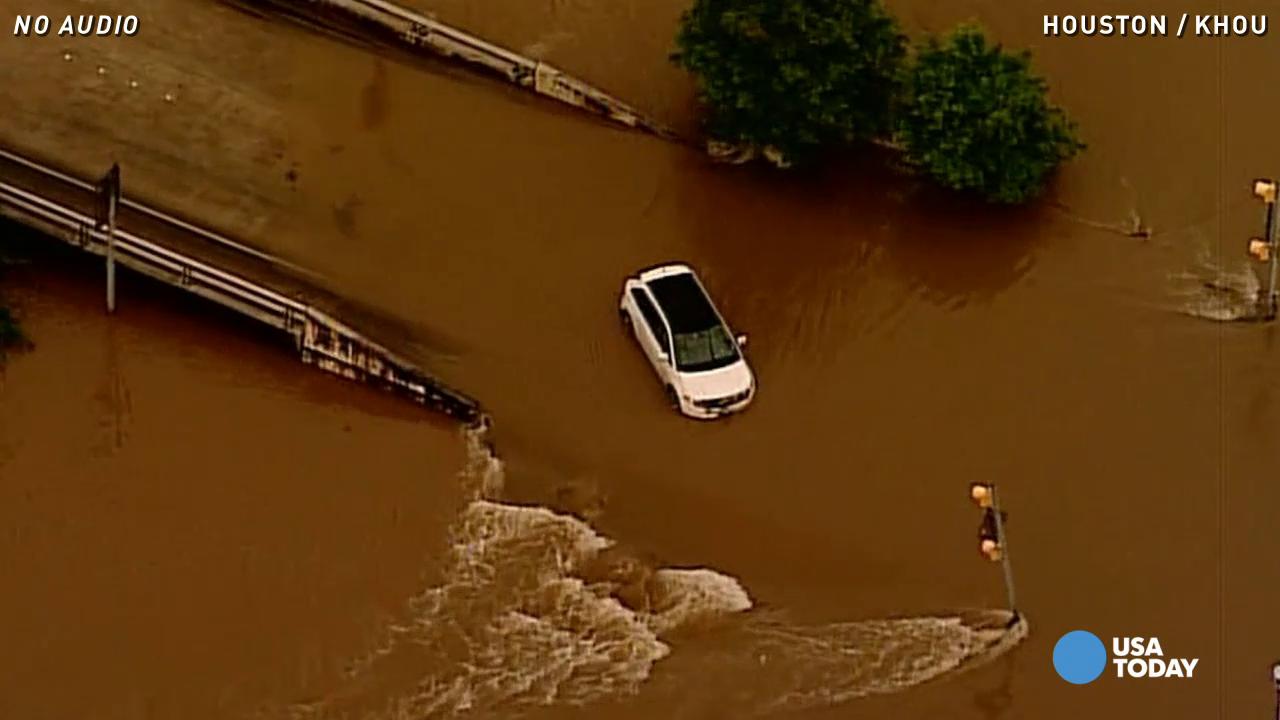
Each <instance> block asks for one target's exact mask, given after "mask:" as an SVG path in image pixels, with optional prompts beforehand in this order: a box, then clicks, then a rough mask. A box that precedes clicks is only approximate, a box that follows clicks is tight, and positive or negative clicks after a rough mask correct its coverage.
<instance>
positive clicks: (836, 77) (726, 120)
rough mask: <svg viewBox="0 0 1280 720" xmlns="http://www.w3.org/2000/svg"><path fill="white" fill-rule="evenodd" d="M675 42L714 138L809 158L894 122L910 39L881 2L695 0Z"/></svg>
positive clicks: (794, 157) (679, 62) (677, 55)
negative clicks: (895, 98)
mask: <svg viewBox="0 0 1280 720" xmlns="http://www.w3.org/2000/svg"><path fill="white" fill-rule="evenodd" d="M676 48H677V51H676V52H675V53H674V54H673V55H672V56H671V57H672V60H673V61H674V62H675V63H676V64H677V65H679V66H681V67H683V68H685V69H686V70H689V71H690V72H692V73H693V74H694V75H695V76H696V78H697V82H698V94H699V97H700V99H701V100H702V101H703V103H704V104H705V105H706V107H707V111H708V117H707V133H708V135H710V137H711V138H712V139H714V140H719V141H722V142H728V143H732V144H735V145H745V146H749V147H758V148H774V149H776V150H778V151H781V152H782V154H783V155H784V156H785V157H786V158H787V159H788V160H803V159H805V158H806V157H808V156H811V155H812V154H813V153H815V152H816V151H818V150H819V149H821V148H823V147H825V146H829V145H833V144H841V143H845V142H848V141H851V140H855V139H867V138H872V137H877V136H880V135H883V134H884V133H886V132H887V131H888V130H889V129H890V124H889V107H890V105H891V102H892V99H893V96H894V92H895V88H896V85H897V78H898V76H899V75H900V71H901V63H902V60H903V58H904V57H905V55H906V39H905V37H904V36H903V35H902V34H901V33H900V32H899V30H898V26H897V23H896V22H895V20H894V19H893V17H892V16H890V15H889V14H888V13H887V12H886V11H885V9H884V8H883V6H882V5H881V4H880V2H879V0H695V2H694V4H693V7H692V8H690V9H689V10H687V11H686V12H685V13H684V16H683V18H682V19H681V24H680V30H679V33H678V35H677V36H676Z"/></svg>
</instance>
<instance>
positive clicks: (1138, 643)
mask: <svg viewBox="0 0 1280 720" xmlns="http://www.w3.org/2000/svg"><path fill="white" fill-rule="evenodd" d="M1111 652H1112V654H1113V655H1114V656H1115V657H1112V658H1110V660H1111V664H1112V665H1114V666H1115V673H1116V677H1119V678H1190V677H1194V676H1195V671H1196V665H1197V664H1199V663H1200V658H1180V657H1179V658H1166V657H1165V656H1164V648H1163V647H1162V646H1161V645H1160V638H1155V637H1151V638H1141V637H1113V638H1111ZM1107 659H1108V658H1107V648H1106V646H1104V645H1103V644H1102V641H1101V640H1099V639H1098V636H1097V635H1094V634H1093V633H1091V632H1089V631H1088V630H1072V631H1071V632H1069V633H1067V634H1066V635H1063V636H1062V637H1061V638H1058V643H1057V644H1056V645H1054V646H1053V669H1054V670H1057V671H1058V676H1059V677H1061V678H1062V679H1063V680H1066V681H1067V682H1069V683H1072V684H1073V685H1085V684H1088V683H1091V682H1093V681H1094V680H1097V679H1098V677H1099V676H1101V675H1102V673H1103V671H1104V670H1106V669H1107Z"/></svg>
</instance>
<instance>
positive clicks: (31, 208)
mask: <svg viewBox="0 0 1280 720" xmlns="http://www.w3.org/2000/svg"><path fill="white" fill-rule="evenodd" d="M0 156H3V157H5V158H6V159H13V158H14V157H18V156H14V155H13V154H12V153H8V152H4V151H2V150H0ZM21 164H22V165H23V166H24V167H26V168H28V169H31V170H35V171H37V172H39V173H41V174H42V175H44V176H45V177H46V178H48V179H50V180H53V181H56V182H60V183H63V184H64V185H71V186H73V187H76V188H79V189H85V188H86V187H87V188H92V187H93V185H92V183H85V182H84V181H83V180H80V179H77V178H72V177H70V176H67V175H65V174H63V173H60V172H58V171H56V170H54V169H52V168H47V167H45V166H43V165H40V164H39V163H36V162H34V161H31V160H28V159H26V158H22V159H21ZM122 204H124V205H125V206H126V207H129V208H131V209H134V210H137V211H139V212H142V213H144V214H146V215H148V216H149V217H150V218H151V219H153V220H158V221H162V222H163V223H164V224H165V225H167V226H168V227H171V228H172V229H174V230H176V231H178V232H182V233H185V234H186V235H187V236H191V237H196V238H199V239H201V240H202V241H210V240H213V239H216V240H215V241H216V242H217V244H218V245H219V246H221V247H223V248H224V249H225V248H231V249H234V250H236V251H237V252H241V253H243V255H244V256H245V257H246V258H249V259H251V260H252V261H256V262H263V261H265V262H268V263H271V264H273V265H280V266H287V265H286V264H284V263H279V262H277V261H275V259H274V258H272V257H271V256H270V255H267V254H265V253H262V252H260V251H257V250H254V249H252V248H248V247H247V246H244V245H241V244H240V243H236V242H235V241H233V240H230V239H227V238H223V237H222V236H220V235H218V234H217V233H213V232H212V231H210V230H206V229H204V228H199V227H197V226H194V225H191V224H190V223H187V222H185V221H181V220H177V219H176V218H171V217H169V216H167V215H165V214H164V213H161V212H159V211H155V210H151V209H150V208H146V207H145V206H142V205H141V204H139V203H137V202H136V201H125V202H123V203H122ZM0 216H5V217H8V218H10V219H13V220H16V221H17V222H20V223H22V224H24V225H27V226H30V227H33V228H34V229H36V230H39V231H41V232H43V233H45V234H47V235H49V236H51V237H54V238H58V239H60V240H63V241H65V242H67V243H68V244H70V245H72V246H74V247H78V248H80V249H82V250H85V251H87V252H90V253H93V254H96V255H105V254H106V252H107V241H108V233H107V230H106V228H105V226H100V225H99V224H98V222H97V219H96V218H94V217H92V216H90V215H86V214H84V213H82V212H80V211H79V210H77V209H75V208H73V207H70V206H68V205H66V204H62V203H59V202H56V201H54V200H52V199H50V198H48V197H45V196H42V195H41V194H40V193H38V192H36V191H32V190H29V189H24V188H20V187H18V186H16V185H13V184H11V183H8V182H3V181H0ZM112 245H113V250H114V255H115V261H116V262H118V263H120V264H121V265H124V266H125V267H128V268H130V269H132V270H134V271H136V272H139V273H141V274H143V275H147V276H149V277H152V278H154V279H156V280H159V281H161V282H164V283H166V284H168V285H172V286H174V287H178V288H181V289H183V290H186V291H188V292H190V293H192V294H195V295H199V296H201V297H204V298H207V299H209V300H212V301H214V302H216V303H218V304H220V305H222V306H224V307H227V308H230V309H232V310H234V311H236V312H238V313H240V314H242V315H245V316H247V317H251V318H253V319H255V320H258V321H260V322H263V323H266V324H267V325H269V326H271V327H274V328H277V329H280V330H283V331H285V332H286V333H288V334H289V335H290V336H292V338H293V340H294V344H295V347H296V348H297V350H298V352H299V354H300V356H301V359H302V361H303V362H305V363H307V364H310V365H315V366H317V367H319V368H321V369H323V370H326V371H328V372H331V373H334V374H336V375H340V376H342V377H345V378H349V379H352V380H356V381H359V382H363V383H366V384H370V385H375V386H379V387H383V388H386V389H389V390H392V391H395V392H397V393H400V394H402V395H406V396H408V397H410V398H412V399H414V400H416V401H417V402H419V403H421V404H423V405H426V406H428V407H431V408H434V409H436V410H440V411H442V412H444V413H446V414H447V415H449V416H451V417H454V418H457V419H459V420H462V421H464V422H468V423H475V422H480V421H481V420H482V416H481V412H480V407H479V405H478V403H476V402H475V401H474V400H472V399H471V398H468V397H467V396H465V395H463V394H462V393H460V392H458V391H456V390H453V389H451V388H449V387H447V386H446V385H444V384H443V383H441V382H439V381H438V380H436V379H435V378H432V377H431V376H430V375H428V374H427V373H426V372H424V371H423V370H421V369H419V368H418V367H416V366H415V365H414V364H413V363H411V362H409V361H408V360H406V359H404V358H402V357H400V356H398V355H396V354H395V353H393V352H392V351H390V350H388V349H387V348H385V347H383V346H382V345H380V344H378V343H376V342H374V341H373V340H371V339H370V338H368V337H366V336H365V335H363V334H362V333H360V332H359V331H357V330H355V329H354V328H352V327H351V326H349V325H347V324H346V323H344V322H342V321H341V320H338V319H337V318H335V317H333V316H332V315H330V314H328V313H326V312H324V311H322V310H320V309H319V308H316V307H314V306H312V305H310V304H309V303H307V302H305V301H303V300H301V299H299V298H296V297H290V296H289V295H286V294H285V293H282V292H280V291H278V290H276V289H273V288H270V287H268V286H267V285H265V284H263V283H260V282H257V281H254V280H250V279H248V278H246V277H243V276H242V275H240V274H238V273H236V272H234V271H232V270H230V269H227V268H220V267H215V266H214V265H213V264H212V263H210V262H207V261H204V260H201V259H198V258H196V257H193V256H191V255H189V254H186V253H183V252H180V251H177V250H174V249H173V248H169V247H166V246H165V245H164V244H162V243H161V242H159V241H157V240H154V239H147V238H143V237H140V236H139V235H137V234H134V233H131V232H128V231H126V230H121V229H117V230H116V232H115V236H114V241H113V243H112Z"/></svg>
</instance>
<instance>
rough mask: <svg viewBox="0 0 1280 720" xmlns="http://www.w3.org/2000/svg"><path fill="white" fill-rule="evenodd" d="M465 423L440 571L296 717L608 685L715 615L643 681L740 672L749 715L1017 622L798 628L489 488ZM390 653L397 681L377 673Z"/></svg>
mask: <svg viewBox="0 0 1280 720" xmlns="http://www.w3.org/2000/svg"><path fill="white" fill-rule="evenodd" d="M466 432H467V443H468V449H469V458H470V461H469V463H468V465H467V467H466V469H465V470H464V471H463V473H462V475H461V478H460V479H461V482H462V483H463V485H464V487H465V488H466V489H467V490H468V491H470V492H471V493H473V495H474V498H475V499H474V500H473V501H472V502H471V503H470V504H469V505H467V507H466V508H465V510H464V511H463V512H462V514H461V516H460V517H459V518H458V521H457V523H456V524H455V526H454V527H453V529H452V538H451V547H450V550H449V560H448V563H447V569H446V571H445V573H444V576H443V578H444V579H443V582H441V583H440V584H438V585H435V586H433V587H431V588H429V589H427V590H426V591H425V592H423V593H422V594H421V595H420V596H418V597H417V598H415V599H414V601H413V603H412V610H413V612H412V614H411V620H410V621H409V622H407V623H405V624H402V625H398V626H395V627H392V628H390V630H389V632H388V634H387V639H386V641H385V642H384V643H383V646H382V647H381V648H380V649H379V650H378V651H377V652H375V653H373V654H372V655H371V656H370V657H368V658H365V659H363V660H361V661H360V662H358V663H356V664H354V665H353V667H352V670H351V679H352V682H353V687H355V688H356V690H354V691H353V692H348V693H343V694H342V695H341V696H338V697H335V698H334V699H333V700H329V701H322V702H320V703H317V704H313V705H310V706H306V707H299V708H296V713H295V715H296V716H298V717H337V716H341V717H352V716H354V717H367V718H388V719H391V718H395V719H399V718H434V717H453V716H458V715H463V714H470V713H484V712H485V711H495V710H516V709H518V708H520V707H530V706H541V705H550V704H557V703H563V704H569V705H584V704H587V703H591V702H595V701H600V700H605V699H610V698H618V697H623V696H627V695H632V694H635V693H638V692H640V691H641V690H642V688H643V687H644V686H645V683H646V681H648V680H649V678H650V674H651V672H652V669H653V667H654V665H655V663H657V662H659V661H660V660H663V659H664V658H667V657H668V656H669V655H670V654H671V653H672V647H671V646H670V645H669V644H668V642H667V641H665V640H664V636H667V635H669V634H671V633H674V632H676V631H679V630H690V629H692V630H693V631H694V632H695V634H696V630H697V629H698V628H701V627H708V628H711V627H715V628H717V631H718V632H720V633H722V635H723V636H724V637H726V638H728V639H729V640H730V642H729V644H728V645H727V647H728V649H727V650H721V651H719V652H718V653H717V654H716V655H715V656H714V657H713V658H711V661H712V662H711V663H710V664H708V663H702V662H700V663H699V666H700V671H699V673H698V675H697V676H696V677H674V678H672V677H668V678H665V679H664V680H663V683H662V686H661V687H657V688H654V691H655V694H656V695H658V696H664V695H673V696H680V695H683V694H684V693H685V692H686V691H687V690H690V689H691V687H690V686H689V685H687V684H686V683H696V684H699V685H701V684H702V683H703V682H704V681H706V680H707V679H708V677H707V676H708V675H709V676H710V678H711V679H710V681H711V682H712V683H713V684H714V683H715V678H716V677H719V678H722V679H724V680H726V681H728V682H730V683H734V682H735V681H736V679H737V678H739V677H750V678H751V679H752V681H751V682H749V683H743V684H740V686H741V687H742V688H743V692H741V693H738V696H737V697H726V698H725V700H726V702H727V703H728V705H726V707H727V708H734V712H737V713H745V714H752V713H758V712H767V711H769V710H772V709H778V708H782V707H807V706H811V705H820V704H829V703H837V702H843V701H846V700H849V699H852V698H856V697H860V696H863V695H867V694H871V693H877V692H892V691H894V690H898V689H901V688H905V687H909V686H911V685H915V684H918V683H920V682H924V681H926V680H929V679H931V678H933V677H937V676H938V675H940V674H942V673H945V672H948V671H950V670H953V669H955V668H957V667H960V666H961V665H962V664H964V663H966V662H969V661H972V660H975V659H977V658H980V657H982V656H984V654H985V655H989V654H991V653H994V652H998V651H1001V650H1003V649H1004V648H1003V647H1001V645H1000V644H1001V642H1002V641H1006V642H1007V643H1008V645H1010V646H1011V645H1012V644H1014V643H1016V642H1017V641H1018V640H1020V639H1021V637H1022V635H1023V634H1024V633H1025V624H1024V625H1021V626H1019V627H1018V628H1016V629H1015V631H1014V632H1012V633H1010V632H1008V631H1007V629H1006V627H1005V624H1006V621H1007V619H1008V614H1007V613H999V612H995V613H983V614H977V615H973V616H970V617H967V618H962V617H959V616H955V617H937V618H910V619H902V620H872V621H865V622H852V623H834V624H829V625H821V626H808V627H805V626H796V625H791V624H787V623H786V622H782V621H779V620H778V619H777V618H776V617H774V618H767V617H754V618H753V617H752V616H751V614H748V613H747V611H748V610H751V609H752V606H753V603H752V599H751V597H750V595H749V594H748V592H747V590H746V589H745V588H744V587H743V586H742V585H741V584H740V583H739V582H738V581H737V579H735V578H733V577H731V576H729V575H726V574H724V573H720V572H717V571H715V570H712V569H708V568H667V567H657V568H654V567H648V566H646V565H645V564H644V563H643V562H641V561H640V560H639V559H637V558H635V557H633V556H630V555H628V554H627V553H625V552H622V551H620V550H618V548H617V547H616V546H615V544H614V543H613V541H612V540H610V539H609V538H607V537H604V536H602V535H600V534H599V533H597V532H596V531H595V530H594V529H593V528H592V527H591V526H590V525H589V524H588V523H586V522H584V521H583V520H580V519H578V518H575V517H572V516H569V515H564V514H560V513H556V512H553V511H551V510H549V509H547V508H543V507H526V506H516V505H510V504H505V503H502V502H498V501H496V500H495V499H493V498H495V497H497V496H498V495H499V494H500V492H501V489H502V485H503V466H502V463H501V462H500V461H499V460H498V459H497V458H496V456H494V455H493V453H492V452H491V451H490V450H489V448H488V447H487V445H486V443H485V441H484V437H483V432H482V431H475V430H468V431H466ZM735 618H736V619H737V620H736V621H735V620H734V619H735ZM726 620H729V621H730V623H731V624H730V625H728V626H727V627H726V626H725V625H724V623H725V621H726ZM405 668H409V670H408V671H407V672H408V673H409V674H410V675H411V676H412V677H411V679H410V680H409V681H407V682H400V683H398V684H397V683H390V684H387V683H383V682H380V676H383V675H396V674H398V675H402V676H403V675H404V674H405V673H406V670H405ZM362 695H363V696H364V697H361V696H362ZM353 698H354V701H353Z"/></svg>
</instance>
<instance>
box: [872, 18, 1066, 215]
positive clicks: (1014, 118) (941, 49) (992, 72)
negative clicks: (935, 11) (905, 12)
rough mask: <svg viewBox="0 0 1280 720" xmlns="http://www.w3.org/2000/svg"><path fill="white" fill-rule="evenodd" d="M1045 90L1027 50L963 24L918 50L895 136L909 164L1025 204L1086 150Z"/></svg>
mask: <svg viewBox="0 0 1280 720" xmlns="http://www.w3.org/2000/svg"><path fill="white" fill-rule="evenodd" d="M1047 92H1048V90H1047V87H1046V85H1045V82H1044V80H1043V79H1041V78H1039V77H1037V76H1036V75H1034V74H1033V73H1032V72H1031V64H1030V56H1029V54H1028V53H1025V52H1022V53H1009V52H1006V51H1004V50H1003V49H1002V48H1001V47H1000V45H998V44H995V45H993V44H990V43H988V42H987V39H986V37H985V36H984V35H983V33H982V30H981V29H980V28H978V27H976V26H972V25H964V26H961V27H959V28H957V29H956V30H955V31H954V32H953V33H952V34H951V35H950V36H949V37H948V38H947V39H946V40H945V41H944V42H939V41H938V40H937V39H930V40H929V41H928V42H927V43H926V44H925V45H924V46H923V47H922V48H920V50H919V52H918V53H917V56H916V59H915V63H914V64H913V65H912V67H911V69H910V70H909V71H908V73H907V79H906V82H905V83H904V87H903V93H902V95H901V97H900V102H899V106H898V108H897V112H896V122H895V125H896V128H895V130H896V133H895V139H896V140H897V141H898V142H899V143H900V144H901V145H902V146H903V148H904V150H905V153H906V159H907V161H908V162H909V163H911V164H912V165H915V166H916V167H918V168H920V169H921V170H922V171H923V172H925V173H927V174H928V175H930V176H932V177H933V178H935V179H936V180H937V181H938V182H939V183H941V184H943V185H945V186H947V187H951V188H955V189H958V190H971V191H976V192H978V193H980V194H981V195H983V196H984V197H986V198H987V199H989V200H992V201H996V202H1003V203H1017V202H1022V201H1025V200H1027V199H1029V198H1031V197H1033V196H1035V195H1036V194H1037V193H1039V191H1040V190H1041V189H1042V187H1043V185H1044V182H1045V180H1046V178H1047V177H1048V175H1049V173H1050V172H1051V171H1052V170H1053V169H1054V168H1055V167H1057V165H1058V164H1059V163H1060V162H1062V161H1063V160H1066V159H1068V158H1070V157H1072V156H1073V155H1075V154H1076V153H1077V152H1079V151H1080V150H1081V149H1083V148H1084V145H1083V144H1082V143H1080V142H1079V140H1077V138H1076V134H1075V125H1074V124H1073V123H1072V122H1071V121H1070V120H1068V119H1067V117H1066V115H1065V114H1064V113H1063V111H1062V110H1061V109H1059V108H1057V107H1054V106H1052V105H1050V104H1049V102H1048V99H1047Z"/></svg>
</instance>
